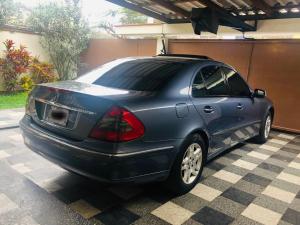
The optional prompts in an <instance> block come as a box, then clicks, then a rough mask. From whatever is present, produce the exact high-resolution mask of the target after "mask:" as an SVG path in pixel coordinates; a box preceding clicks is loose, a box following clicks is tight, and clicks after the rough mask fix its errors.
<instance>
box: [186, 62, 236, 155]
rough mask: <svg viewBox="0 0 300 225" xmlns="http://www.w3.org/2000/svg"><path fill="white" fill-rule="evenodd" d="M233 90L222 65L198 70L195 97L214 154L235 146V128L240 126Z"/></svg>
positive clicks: (208, 66)
mask: <svg viewBox="0 0 300 225" xmlns="http://www.w3.org/2000/svg"><path fill="white" fill-rule="evenodd" d="M229 93H230V92H229V88H228V85H227V83H226V79H225V76H224V74H223V72H222V68H221V66H220V65H218V64H209V65H206V66H204V67H202V68H200V69H199V71H198V72H197V73H196V75H195V78H194V80H193V84H192V101H193V104H194V106H195V107H196V109H197V111H198V113H199V115H200V117H202V119H203V121H204V122H205V125H206V129H207V131H208V133H209V134H210V149H209V154H210V155H212V154H215V153H217V152H218V151H221V150H223V149H225V148H228V147H229V146H231V134H232V129H233V128H234V127H235V126H236V108H235V105H234V103H233V102H232V100H231V99H230V98H229Z"/></svg>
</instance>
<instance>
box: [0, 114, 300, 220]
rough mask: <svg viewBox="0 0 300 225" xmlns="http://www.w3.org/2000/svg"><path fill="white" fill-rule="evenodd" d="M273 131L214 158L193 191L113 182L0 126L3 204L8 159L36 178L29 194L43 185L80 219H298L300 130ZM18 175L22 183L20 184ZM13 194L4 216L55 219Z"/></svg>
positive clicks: (17, 169) (44, 190)
mask: <svg viewBox="0 0 300 225" xmlns="http://www.w3.org/2000/svg"><path fill="white" fill-rule="evenodd" d="M0 117H1V113H0ZM1 134H2V135H1ZM3 136H6V137H10V138H6V139H4V138H1V137H3ZM271 136H272V138H270V139H269V141H268V142H267V143H266V144H264V145H258V144H254V143H251V142H245V143H244V144H240V145H238V146H236V147H234V148H232V149H231V150H230V151H228V152H226V153H224V154H222V156H220V157H218V158H216V159H214V160H212V161H211V162H210V163H209V164H208V165H207V166H206V167H205V168H204V171H203V177H202V178H201V180H200V181H199V183H198V184H197V186H196V187H195V188H194V189H193V190H192V191H191V192H190V193H187V194H185V195H182V196H175V195H174V194H172V193H170V192H168V191H166V190H165V189H163V188H162V186H161V185H160V184H146V185H141V186H124V185H105V184H101V183H98V182H95V181H91V180H89V179H86V178H83V177H80V176H77V175H74V174H72V173H69V172H66V171H65V170H63V169H60V168H59V167H57V166H55V165H54V164H52V163H50V162H48V161H46V160H44V159H42V158H41V157H40V156H37V155H35V154H34V153H32V152H31V151H29V150H28V149H27V148H26V147H25V146H24V145H23V144H22V140H21V138H20V132H19V130H18V129H10V130H7V131H3V130H2V131H1V130H0V149H1V150H0V152H1V151H2V152H6V153H7V154H8V156H7V155H6V156H4V157H3V158H1V157H0V179H1V178H3V177H5V178H6V179H3V180H2V183H1V186H0V212H1V207H2V204H1V192H2V191H7V192H8V190H9V187H12V186H7V183H8V181H10V180H12V179H13V177H10V176H9V175H6V174H3V172H2V171H1V165H6V166H8V167H10V168H11V170H12V171H13V173H14V174H19V175H20V176H22V177H23V178H24V179H25V180H27V181H28V182H31V184H32V185H34V188H33V189H32V190H35V191H31V193H30V194H29V193H27V196H26V197H25V198H23V199H26V198H29V197H30V195H33V196H35V195H36V194H37V193H36V189H38V190H41V192H42V193H43V194H44V195H45V196H47V197H44V199H45V201H46V202H45V203H46V204H47V201H49V200H46V199H47V198H48V197H50V198H51V199H54V200H55V201H56V202H58V203H59V204H61V205H64V207H65V208H67V209H68V210H69V213H70V214H72V217H73V218H74V219H75V221H80V223H79V224H86V225H89V224H95V225H97V224H101V225H103V224H105V225H106V224H115V225H119V224H120V225H122V224H141V225H142V224H147V225H149V224H151V225H152V224H154V225H155V224H157V225H160V224H161V225H162V224H165V225H166V224H184V225H192V224H193V225H206V224H207V225H208V224H210V225H211V224H213V225H215V224H216V225H218V224H239V225H242V224H243V225H244V224H245V225H259V224H260V225H261V224H279V225H290V224H297V225H298V224H299V222H298V221H299V219H297V218H298V214H299V211H300V185H299V179H300V178H299V177H300V176H299V163H300V147H299V146H300V138H299V137H296V136H295V135H290V134H285V133H280V132H272V133H271ZM3 146H5V147H6V148H3ZM2 154H3V153H2ZM17 180H20V179H16V184H15V186H16V187H18V186H20V183H18V182H17ZM32 182H33V183H32ZM22 191H23V190H22V189H21V188H20V190H19V192H20V193H21V194H22ZM4 195H5V193H4ZM5 196H10V197H11V195H5ZM8 199H9V198H8ZM5 201H7V202H10V204H13V207H12V208H11V209H9V210H8V211H5V213H4V214H3V213H2V214H1V213H0V214H1V216H0V224H1V222H2V221H3V220H1V219H2V218H5V219H7V220H9V221H11V223H7V224H5V225H15V224H18V223H16V221H21V219H22V218H23V220H24V222H23V223H21V222H20V223H19V224H20V225H21V224H22V225H27V224H30V225H36V224H43V225H48V223H47V220H46V218H41V217H40V216H36V215H34V216H32V215H28V214H27V211H26V212H25V211H24V209H23V207H21V208H20V207H18V204H19V203H20V202H22V201H21V200H19V202H17V201H15V199H9V200H7V198H6V200H5ZM14 201H15V202H14ZM3 202H4V201H3ZM17 203H18V204H17ZM31 204H32V205H37V204H38V203H37V202H34V201H33V202H32V203H31ZM51 204H53V203H51ZM8 205H9V204H8ZM8 208H10V207H8ZM32 208H34V207H32ZM48 213H49V214H51V211H49V212H47V214H48ZM2 215H3V216H2ZM4 215H5V216H4ZM55 215H57V216H58V217H59V214H55ZM74 215H75V216H74ZM25 216H28V218H27V220H28V221H29V223H27V224H26V223H25V222H26V221H27V220H26V219H25ZM11 218H15V219H14V220H13V219H11ZM52 218H53V217H52ZM295 218H296V219H295ZM57 219H59V218H57ZM45 221H46V222H45ZM48 221H50V220H48ZM67 221H71V220H67ZM83 221H84V222H83ZM295 221H296V223H295ZM50 224H51V223H49V225H50ZM61 224H64V225H69V224H72V225H73V224H75V223H74V222H73V223H71V222H64V223H61ZM51 225H52V224H51Z"/></svg>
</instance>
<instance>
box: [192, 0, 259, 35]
mask: <svg viewBox="0 0 300 225" xmlns="http://www.w3.org/2000/svg"><path fill="white" fill-rule="evenodd" d="M197 1H198V2H200V3H201V4H203V5H206V6H207V7H208V8H210V9H212V10H215V11H216V12H217V13H218V14H219V15H220V16H221V17H222V18H221V20H223V21H226V22H225V24H226V26H228V24H231V27H233V28H234V27H236V28H240V29H241V30H242V31H256V27H254V26H251V25H249V24H247V23H245V22H244V21H243V20H241V19H240V18H238V17H236V16H233V15H232V14H231V13H230V12H229V11H227V10H226V9H224V8H223V7H221V6H219V5H217V4H216V3H214V2H212V1H211V0H197ZM221 25H222V24H221ZM238 30H239V29H238Z"/></svg>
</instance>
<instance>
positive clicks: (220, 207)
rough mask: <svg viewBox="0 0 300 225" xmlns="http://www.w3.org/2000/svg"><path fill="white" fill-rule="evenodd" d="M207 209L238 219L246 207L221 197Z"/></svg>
mask: <svg viewBox="0 0 300 225" xmlns="http://www.w3.org/2000/svg"><path fill="white" fill-rule="evenodd" d="M209 207H210V208H213V209H215V210H217V211H219V212H222V213H224V214H226V215H228V216H230V217H232V218H236V217H238V216H239V215H240V214H241V213H242V212H243V211H244V209H245V208H246V206H244V205H242V204H240V203H238V202H236V201H232V200H230V199H229V198H225V197H223V196H219V197H218V198H216V200H215V201H213V202H211V203H210V204H209Z"/></svg>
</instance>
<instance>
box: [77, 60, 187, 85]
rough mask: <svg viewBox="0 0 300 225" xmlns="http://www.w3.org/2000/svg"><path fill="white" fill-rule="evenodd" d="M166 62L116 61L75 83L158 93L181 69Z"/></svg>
mask: <svg viewBox="0 0 300 225" xmlns="http://www.w3.org/2000/svg"><path fill="white" fill-rule="evenodd" d="M184 65H185V64H184V63H183V62H174V61H166V60H130V59H123V60H116V61H113V62H111V63H108V64H105V65H103V66H102V67H100V68H98V69H96V70H93V71H92V72H90V73H88V74H86V75H83V76H82V77H80V78H78V79H77V81H80V82H85V83H92V84H97V85H101V86H106V87H113V88H119V89H125V90H136V91H158V90H160V89H162V88H163V86H164V85H166V84H167V83H168V81H169V80H170V79H171V78H172V77H173V76H174V75H176V74H177V73H178V72H179V71H180V70H181V69H182V68H183V67H184Z"/></svg>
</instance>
